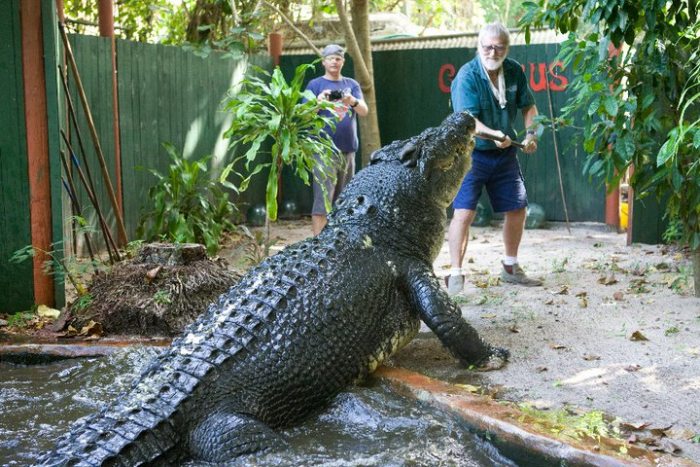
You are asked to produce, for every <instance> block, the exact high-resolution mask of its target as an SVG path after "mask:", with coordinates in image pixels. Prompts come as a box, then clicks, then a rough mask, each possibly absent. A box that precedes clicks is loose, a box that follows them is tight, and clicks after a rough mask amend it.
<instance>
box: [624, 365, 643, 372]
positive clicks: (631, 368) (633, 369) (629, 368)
mask: <svg viewBox="0 0 700 467" xmlns="http://www.w3.org/2000/svg"><path fill="white" fill-rule="evenodd" d="M641 368H642V367H641V366H639V365H637V364H636V363H635V364H633V365H630V366H628V367H626V368H625V371H629V372H630V373H634V372H635V371H639V370H640V369H641Z"/></svg>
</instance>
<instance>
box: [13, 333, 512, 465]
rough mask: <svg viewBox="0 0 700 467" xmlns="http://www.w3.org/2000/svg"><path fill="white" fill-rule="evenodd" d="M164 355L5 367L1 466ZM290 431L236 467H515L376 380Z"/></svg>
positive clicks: (27, 454)
mask: <svg viewBox="0 0 700 467" xmlns="http://www.w3.org/2000/svg"><path fill="white" fill-rule="evenodd" d="M157 352H158V349H154V348H148V347H144V348H135V349H130V350H125V351H120V352H118V353H117V354H114V355H112V356H110V357H104V358H98V359H73V360H64V361H60V362H55V363H51V364H47V365H34V366H20V365H12V364H8V363H1V362H0V465H2V466H25V465H31V464H32V463H33V462H34V460H35V459H36V458H37V457H38V456H39V455H40V454H41V453H43V452H44V451H46V450H49V449H51V448H52V447H53V446H54V444H55V439H56V438H57V437H58V436H59V435H60V434H62V433H64V432H65V431H66V430H67V429H68V427H69V426H70V424H71V422H73V421H75V420H77V419H78V418H80V417H83V416H85V415H87V414H90V413H93V412H94V411H96V410H99V409H100V408H101V407H102V406H104V405H105V404H106V403H108V402H109V401H111V400H113V399H114V398H115V396H116V395H117V394H118V393H119V392H121V391H123V390H124V389H125V388H126V387H127V386H128V385H129V384H130V383H131V381H132V380H133V379H134V377H136V375H138V374H139V372H140V370H141V368H142V367H143V366H144V365H145V364H146V363H147V362H148V361H149V360H150V359H151V358H152V357H153V356H155V355H156V353H157ZM282 434H283V435H284V436H285V437H287V439H288V440H289V442H290V444H291V449H289V450H288V451H284V452H278V453H274V454H267V455H253V456H246V457H244V458H240V459H239V460H238V461H236V462H233V463H231V464H228V465H230V466H231V467H243V466H246V467H247V466H251V467H255V466H270V467H283V466H284V467H286V466H289V467H292V466H293V467H297V466H312V465H313V466H326V467H346V466H347V467H349V466H357V467H360V466H363V467H365V466H366V467H371V466H376V467H394V466H396V467H399V466H406V467H408V466H412V467H413V466H446V467H447V466H454V467H457V466H460V467H461V466H475V467H488V466H514V465H516V464H514V463H512V462H510V461H509V460H507V459H505V458H504V457H502V456H500V455H499V454H498V452H497V451H496V450H495V448H493V446H492V445H490V444H489V443H486V442H483V441H481V440H480V439H478V438H477V437H475V436H474V435H472V434H471V433H469V432H468V431H467V430H465V429H464V428H463V427H461V426H460V425H459V424H458V423H457V422H455V421H454V420H453V419H452V418H450V417H449V416H447V415H444V414H442V413H440V412H437V411H435V410H432V409H431V408H430V407H426V406H423V405H421V404H417V403H416V402H415V401H414V400H411V399H407V398H404V397H402V396H399V395H397V394H396V393H394V392H393V391H391V389H390V388H389V387H388V386H387V385H385V384H381V383H378V382H376V381H370V382H368V383H367V384H366V385H363V386H356V387H351V388H349V390H348V391H346V392H344V393H342V394H341V395H339V396H338V397H337V398H336V399H335V401H334V402H333V404H332V406H331V407H330V409H329V410H327V411H324V412H323V413H321V414H319V415H317V416H315V417H312V418H311V419H309V420H308V421H307V422H306V423H304V424H302V425H300V426H297V427H294V428H291V429H287V430H284V431H283V432H282ZM203 465H205V464H197V463H194V462H189V463H187V464H186V466H187V467H195V466H203Z"/></svg>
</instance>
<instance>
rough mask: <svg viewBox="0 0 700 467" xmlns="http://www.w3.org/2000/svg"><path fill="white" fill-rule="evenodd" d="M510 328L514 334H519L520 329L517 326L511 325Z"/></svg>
mask: <svg viewBox="0 0 700 467" xmlns="http://www.w3.org/2000/svg"><path fill="white" fill-rule="evenodd" d="M508 330H509V331H510V332H512V333H514V334H517V333H519V332H520V329H518V328H516V327H515V326H511V327H509V328H508Z"/></svg>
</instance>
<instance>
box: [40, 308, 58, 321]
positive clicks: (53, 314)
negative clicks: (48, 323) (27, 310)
mask: <svg viewBox="0 0 700 467" xmlns="http://www.w3.org/2000/svg"><path fill="white" fill-rule="evenodd" d="M36 312H37V314H38V315H39V316H41V317H42V318H53V319H56V318H58V315H60V314H61V312H60V311H58V310H57V309H55V308H51V307H48V306H46V305H39V306H38V307H37V308H36Z"/></svg>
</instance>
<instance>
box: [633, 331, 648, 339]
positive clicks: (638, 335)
mask: <svg viewBox="0 0 700 467" xmlns="http://www.w3.org/2000/svg"><path fill="white" fill-rule="evenodd" d="M630 340H631V341H648V340H649V339H647V338H646V336H645V335H644V334H642V333H641V332H639V331H634V332H633V333H632V335H631V336H630Z"/></svg>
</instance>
